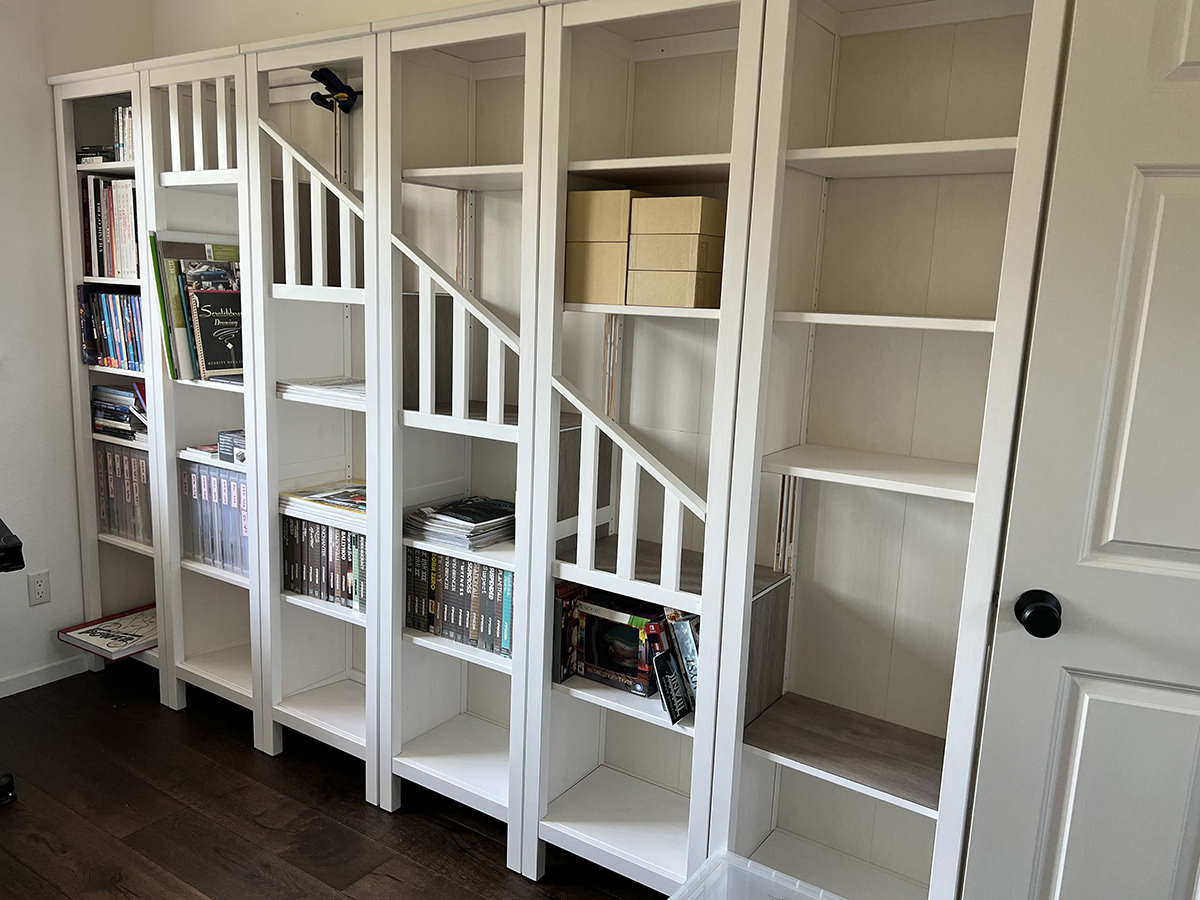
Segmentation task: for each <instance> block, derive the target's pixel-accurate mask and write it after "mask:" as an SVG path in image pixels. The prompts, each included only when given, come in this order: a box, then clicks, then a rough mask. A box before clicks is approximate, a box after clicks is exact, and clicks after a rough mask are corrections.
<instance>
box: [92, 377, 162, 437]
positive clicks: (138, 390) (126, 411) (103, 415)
mask: <svg viewBox="0 0 1200 900" xmlns="http://www.w3.org/2000/svg"><path fill="white" fill-rule="evenodd" d="M149 424H150V422H149V420H148V419H147V418H146V385H145V384H144V383H143V382H140V381H138V382H134V383H133V384H132V385H131V386H130V387H122V386H120V385H116V384H94V385H92V433H93V434H102V435H105V436H106V437H114V438H122V439H123V440H127V441H141V442H144V441H146V440H147V439H148V438H147V434H146V428H147V426H148V425H149Z"/></svg>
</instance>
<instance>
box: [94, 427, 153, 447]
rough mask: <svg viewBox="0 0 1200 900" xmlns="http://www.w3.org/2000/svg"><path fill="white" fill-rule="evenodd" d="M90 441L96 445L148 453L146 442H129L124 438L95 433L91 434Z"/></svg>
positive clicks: (148, 445)
mask: <svg viewBox="0 0 1200 900" xmlns="http://www.w3.org/2000/svg"><path fill="white" fill-rule="evenodd" d="M92 440H93V441H95V442H96V443H97V444H116V445H117V446H118V447H130V448H132V449H134V450H146V451H149V449H150V444H149V442H148V441H131V440H128V439H126V438H119V437H113V436H112V435H111V434H100V433H99V432H97V431H93V432H92Z"/></svg>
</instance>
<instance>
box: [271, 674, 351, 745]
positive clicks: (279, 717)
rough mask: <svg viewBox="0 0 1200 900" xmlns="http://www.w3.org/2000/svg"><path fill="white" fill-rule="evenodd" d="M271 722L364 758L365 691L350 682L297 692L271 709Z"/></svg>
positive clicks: (347, 680)
mask: <svg viewBox="0 0 1200 900" xmlns="http://www.w3.org/2000/svg"><path fill="white" fill-rule="evenodd" d="M275 721H277V722H279V723H280V724H283V725H286V726H288V727H289V728H294V729H295V730H296V731H299V732H302V733H303V734H307V735H308V736H309V737H311V738H314V739H315V740H318V741H321V742H323V743H326V744H329V745H330V746H332V747H336V748H337V749H339V750H341V751H343V752H345V753H349V754H351V755H352V756H357V757H358V758H359V759H365V758H366V750H367V689H366V686H365V685H363V684H360V683H359V682H357V681H354V680H353V679H350V678H343V679H342V680H340V681H335V682H333V683H332V684H324V685H320V686H319V687H314V688H308V689H306V690H303V691H297V692H296V693H294V694H291V695H289V696H287V697H284V698H283V700H282V701H281V702H280V703H277V704H276V705H275Z"/></svg>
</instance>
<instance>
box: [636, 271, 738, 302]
mask: <svg viewBox="0 0 1200 900" xmlns="http://www.w3.org/2000/svg"><path fill="white" fill-rule="evenodd" d="M625 302H626V303H627V304H628V305H629V306H674V307H680V308H683V309H716V308H717V307H719V306H720V305H721V274H720V273H719V272H647V271H643V270H640V269H635V270H631V271H630V273H629V291H628V293H627V294H626V295H625Z"/></svg>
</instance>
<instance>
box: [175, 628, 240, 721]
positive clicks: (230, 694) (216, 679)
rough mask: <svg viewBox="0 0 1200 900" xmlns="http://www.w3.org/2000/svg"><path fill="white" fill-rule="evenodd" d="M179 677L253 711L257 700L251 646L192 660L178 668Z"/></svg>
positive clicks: (207, 654)
mask: <svg viewBox="0 0 1200 900" xmlns="http://www.w3.org/2000/svg"><path fill="white" fill-rule="evenodd" d="M176 669H178V671H179V677H180V679H182V680H183V681H186V682H187V683H188V684H192V685H195V686H196V687H198V688H201V689H202V690H205V691H208V692H209V693H210V694H216V695H217V696H218V697H223V698H224V699H226V700H228V701H230V702H231V703H236V704H238V705H239V706H245V707H247V708H249V707H250V706H251V702H252V700H253V697H254V678H253V674H252V667H251V664H250V645H249V644H248V643H247V644H238V645H237V646H235V647H226V648H225V649H223V650H213V651H212V652H210V653H201V654H200V655H198V656H189V657H188V658H187V659H185V660H184V661H183V662H181V663H179V664H178V665H177V666H176Z"/></svg>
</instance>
